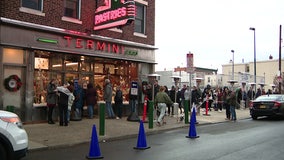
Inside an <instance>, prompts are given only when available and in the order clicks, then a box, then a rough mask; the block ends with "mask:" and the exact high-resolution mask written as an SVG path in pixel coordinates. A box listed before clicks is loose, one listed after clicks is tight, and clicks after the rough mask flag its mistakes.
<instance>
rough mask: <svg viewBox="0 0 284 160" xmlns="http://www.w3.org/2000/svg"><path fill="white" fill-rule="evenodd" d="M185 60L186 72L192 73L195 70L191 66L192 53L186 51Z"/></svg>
mask: <svg viewBox="0 0 284 160" xmlns="http://www.w3.org/2000/svg"><path fill="white" fill-rule="evenodd" d="M186 60H187V73H193V72H194V71H195V68H194V67H193V54H192V53H188V54H187V55H186Z"/></svg>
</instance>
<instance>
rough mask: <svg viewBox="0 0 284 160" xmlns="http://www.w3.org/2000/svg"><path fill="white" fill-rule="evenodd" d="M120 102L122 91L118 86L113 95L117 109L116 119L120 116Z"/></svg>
mask: <svg viewBox="0 0 284 160" xmlns="http://www.w3.org/2000/svg"><path fill="white" fill-rule="evenodd" d="M122 102H123V93H122V91H121V90H120V86H117V87H116V92H115V97H114V103H115V107H116V111H117V113H116V114H117V117H116V119H121V118H122Z"/></svg>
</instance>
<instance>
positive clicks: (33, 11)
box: [19, 7, 45, 16]
mask: <svg viewBox="0 0 284 160" xmlns="http://www.w3.org/2000/svg"><path fill="white" fill-rule="evenodd" d="M19 11H20V12H25V13H29V14H34V15H38V16H45V13H43V12H42V11H39V10H35V9H30V8H26V7H20V9H19Z"/></svg>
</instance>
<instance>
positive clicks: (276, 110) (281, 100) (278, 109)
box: [249, 94, 284, 120]
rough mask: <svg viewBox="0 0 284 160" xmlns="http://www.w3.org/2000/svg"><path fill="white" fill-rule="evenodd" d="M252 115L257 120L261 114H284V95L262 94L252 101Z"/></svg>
mask: <svg viewBox="0 0 284 160" xmlns="http://www.w3.org/2000/svg"><path fill="white" fill-rule="evenodd" d="M249 106H250V115H251V117H252V119H254V120H256V119H257V117H260V116H278V115H280V116H284V95H283V94H270V95H262V96H259V97H258V98H256V99H255V100H254V101H251V102H250V105H249Z"/></svg>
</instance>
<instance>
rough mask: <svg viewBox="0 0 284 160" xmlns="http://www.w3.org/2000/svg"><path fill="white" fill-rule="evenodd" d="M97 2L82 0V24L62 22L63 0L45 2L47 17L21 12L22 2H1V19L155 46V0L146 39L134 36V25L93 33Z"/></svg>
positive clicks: (152, 2)
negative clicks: (117, 29)
mask: <svg viewBox="0 0 284 160" xmlns="http://www.w3.org/2000/svg"><path fill="white" fill-rule="evenodd" d="M95 2H96V1H95V0H82V10H81V21H82V24H76V23H72V22H67V21H62V20H61V18H62V17H63V14H64V13H63V12H64V1H63V0H44V6H43V13H45V16H39V15H35V14H30V13H25V12H21V11H20V7H21V4H20V3H21V0H1V1H0V17H5V18H9V19H15V20H19V21H24V22H30V23H35V24H41V25H46V26H51V27H57V28H63V29H67V30H74V31H79V32H83V33H85V32H89V31H91V33H92V34H95V35H100V36H106V37H111V38H115V39H122V40H127V41H133V42H138V43H144V44H148V45H154V42H155V39H154V37H155V36H154V34H155V0H149V1H148V7H147V15H146V36H147V37H146V38H145V37H139V36H134V35H133V31H134V23H132V24H131V25H128V26H124V27H122V30H123V32H122V33H119V32H113V31H110V30H101V31H93V19H94V12H95V7H96V4H95Z"/></svg>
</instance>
